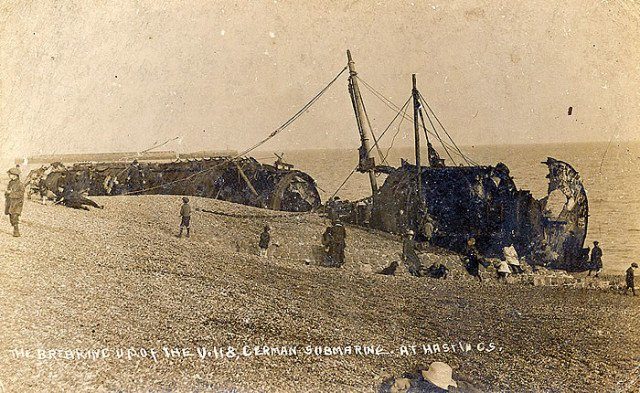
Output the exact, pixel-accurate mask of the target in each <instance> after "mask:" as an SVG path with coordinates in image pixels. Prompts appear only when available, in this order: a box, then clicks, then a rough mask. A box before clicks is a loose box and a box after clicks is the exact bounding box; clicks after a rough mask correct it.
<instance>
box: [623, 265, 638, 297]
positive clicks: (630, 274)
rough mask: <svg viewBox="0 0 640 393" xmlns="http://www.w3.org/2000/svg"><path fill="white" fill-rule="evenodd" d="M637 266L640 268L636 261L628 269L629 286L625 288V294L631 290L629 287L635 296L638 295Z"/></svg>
mask: <svg viewBox="0 0 640 393" xmlns="http://www.w3.org/2000/svg"><path fill="white" fill-rule="evenodd" d="M637 268H638V264H637V263H635V262H634V263H632V264H631V266H629V268H628V269H627V277H626V278H627V287H626V288H625V290H624V294H625V295H626V294H627V292H629V289H631V293H633V296H636V286H635V277H634V270H635V269H637Z"/></svg>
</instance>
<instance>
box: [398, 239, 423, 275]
mask: <svg viewBox="0 0 640 393" xmlns="http://www.w3.org/2000/svg"><path fill="white" fill-rule="evenodd" d="M414 235H415V233H414V232H413V231H412V230H408V231H407V233H406V234H405V236H404V239H402V261H403V262H404V264H405V266H406V267H407V271H408V272H409V274H411V275H412V276H419V275H420V268H421V267H422V262H421V261H420V258H419V257H418V254H416V242H415V240H414V239H413V237H414Z"/></svg>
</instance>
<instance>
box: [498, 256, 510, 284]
mask: <svg viewBox="0 0 640 393" xmlns="http://www.w3.org/2000/svg"><path fill="white" fill-rule="evenodd" d="M509 273H511V270H510V269H509V264H508V263H507V261H505V260H502V261H500V262H498V280H503V281H505V282H506V281H507V277H508V276H509Z"/></svg>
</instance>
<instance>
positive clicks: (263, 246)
mask: <svg viewBox="0 0 640 393" xmlns="http://www.w3.org/2000/svg"><path fill="white" fill-rule="evenodd" d="M269 231H271V227H270V226H269V224H265V225H264V229H263V230H262V233H261V234H260V241H259V242H258V248H259V249H260V256H261V257H263V258H266V257H267V256H268V255H267V251H268V250H269V243H271V234H270V233H269Z"/></svg>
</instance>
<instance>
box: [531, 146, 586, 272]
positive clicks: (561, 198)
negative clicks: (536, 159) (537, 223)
mask: <svg viewBox="0 0 640 393" xmlns="http://www.w3.org/2000/svg"><path fill="white" fill-rule="evenodd" d="M543 164H546V165H547V167H548V168H549V174H548V175H547V178H548V179H549V187H548V191H547V196H546V197H545V198H543V199H542V200H541V203H542V205H543V208H544V219H545V225H544V229H545V239H546V241H547V243H548V246H549V247H550V248H551V249H552V250H553V252H555V253H557V254H558V256H559V257H558V262H557V263H556V264H555V265H556V267H559V268H562V269H567V270H585V269H587V268H588V267H587V254H588V251H589V249H584V248H583V245H584V241H585V239H586V237H587V228H588V224H589V201H588V199H587V192H586V191H585V189H584V185H583V184H582V181H581V180H580V175H579V174H578V172H577V171H576V170H575V169H574V168H573V167H572V166H571V165H569V164H567V163H566V162H564V161H559V160H556V159H554V158H551V157H547V161H545V162H543Z"/></svg>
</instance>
